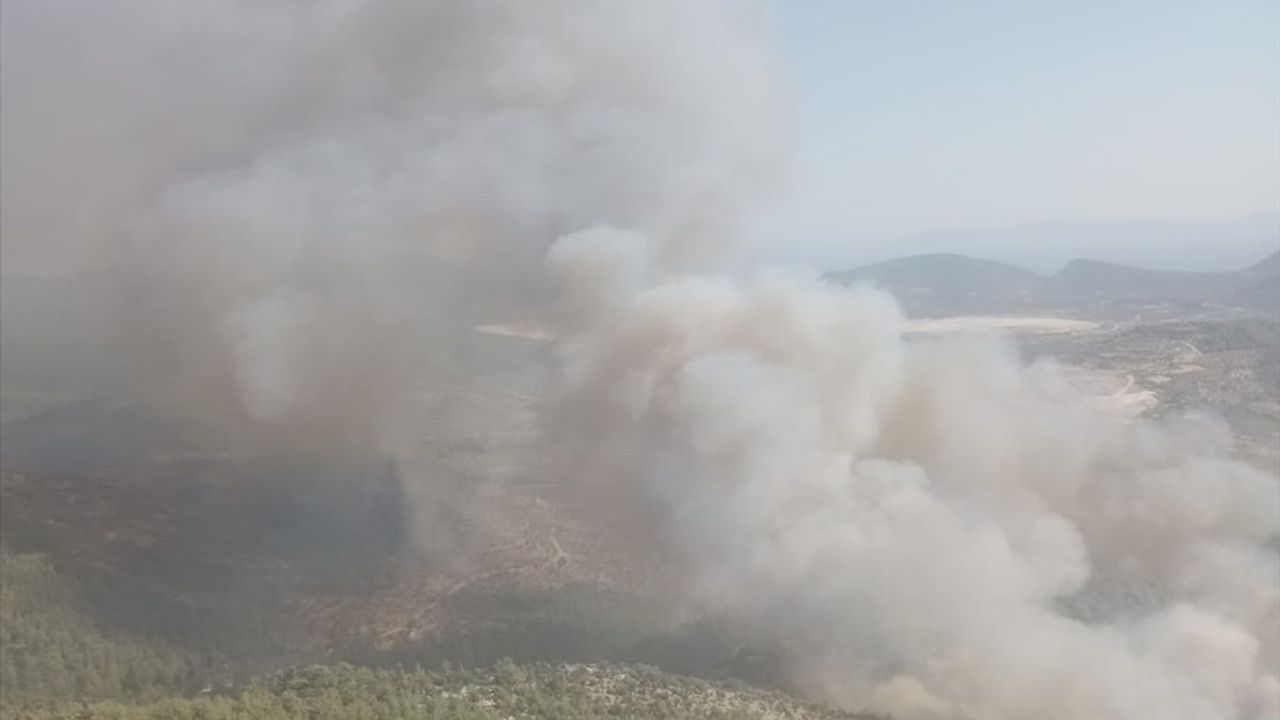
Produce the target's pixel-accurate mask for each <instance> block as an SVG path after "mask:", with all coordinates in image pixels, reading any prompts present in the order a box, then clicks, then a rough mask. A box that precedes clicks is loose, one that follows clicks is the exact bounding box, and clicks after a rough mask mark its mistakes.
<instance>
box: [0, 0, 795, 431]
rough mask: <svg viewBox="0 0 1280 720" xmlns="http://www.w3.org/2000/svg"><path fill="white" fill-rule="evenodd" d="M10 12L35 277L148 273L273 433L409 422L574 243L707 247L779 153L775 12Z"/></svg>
mask: <svg viewBox="0 0 1280 720" xmlns="http://www.w3.org/2000/svg"><path fill="white" fill-rule="evenodd" d="M3 7H4V23H3V25H4V38H3V40H4V42H3V47H4V49H3V52H4V58H3V72H4V78H3V84H4V92H5V103H4V118H3V120H4V122H3V132H4V142H3V152H4V157H3V173H4V178H3V182H4V200H5V203H4V206H5V209H4V213H3V222H4V226H3V238H4V245H3V248H4V261H5V265H6V268H7V270H8V271H9V272H22V271H24V270H28V269H31V270H36V271H43V272H57V271H62V270H66V269H69V268H70V269H84V268H86V267H88V268H94V269H97V268H101V267H108V268H114V269H120V268H125V269H128V270H129V271H131V272H132V273H134V276H133V277H131V278H130V281H129V282H131V283H134V284H136V283H137V282H138V277H137V276H138V275H142V276H143V277H145V278H147V279H148V282H149V284H150V286H153V290H154V292H155V295H153V296H151V297H149V298H148V300H147V302H146V303H144V305H146V306H148V307H145V308H144V309H145V310H146V311H147V312H148V313H149V316H148V318H147V319H146V320H144V321H139V322H140V323H141V324H142V325H143V336H144V338H145V339H142V340H139V342H138V343H137V344H136V345H137V346H138V347H139V348H141V347H142V346H144V345H156V344H160V345H164V346H165V347H166V351H169V350H171V348H172V346H176V347H178V348H180V351H179V352H180V353H181V360H180V362H179V364H180V365H181V366H183V367H184V368H186V369H187V370H188V371H191V370H192V369H194V368H197V367H199V368H201V371H202V372H201V373H197V374H195V375H191V374H190V373H189V374H188V376H186V377H184V378H183V382H184V383H185V384H186V385H187V386H188V389H189V388H190V387H191V386H209V387H217V388H219V391H218V392H217V393H214V394H216V395H219V396H230V397H236V398H238V399H239V407H240V409H241V410H242V411H243V412H244V413H245V414H247V415H248V416H249V417H250V418H251V419H254V420H257V421H264V422H269V423H277V424H290V423H301V424H303V425H305V426H306V427H307V428H308V429H310V430H316V429H318V426H321V425H323V426H325V427H324V428H323V429H325V430H326V431H336V432H343V433H345V432H350V431H353V430H355V429H357V428H373V427H376V426H378V425H379V424H381V423H385V421H386V419H387V417H388V415H389V414H393V413H388V410H389V405H390V404H394V403H395V402H396V401H397V399H398V396H399V395H401V394H403V393H402V392H401V390H402V388H401V387H400V385H401V382H402V380H403V378H404V377H405V374H406V372H408V373H409V374H412V372H414V371H415V370H416V369H420V368H410V369H408V370H406V368H405V367H403V366H404V365H405V364H410V365H420V364H422V363H423V362H429V361H430V360H429V359H430V358H431V357H433V356H435V355H439V354H441V353H443V352H447V350H444V349H443V348H446V347H447V346H448V338H447V335H446V336H445V337H432V336H431V335H430V334H429V333H428V332H425V331H427V330H432V331H434V332H439V328H438V327H437V326H439V325H448V326H454V325H466V324H467V323H468V322H471V321H473V320H474V319H476V318H484V317H493V316H498V317H501V316H502V313H503V312H510V310H511V308H512V307H519V306H520V304H522V303H525V304H527V303H529V302H531V301H533V302H536V301H538V300H539V299H545V296H546V294H547V291H548V288H547V286H546V284H545V282H544V280H543V277H544V275H543V273H542V272H541V257H542V255H543V253H544V252H545V251H546V248H547V247H548V246H549V245H550V243H551V242H552V241H553V240H554V239H555V238H556V237H557V236H558V235H560V234H562V233H564V232H568V231H572V230H575V229H579V228H581V227H584V226H587V225H590V224H593V223H598V222H611V223H617V224H621V225H626V226H629V227H636V228H640V229H643V230H645V231H646V232H648V233H650V234H651V236H652V237H654V238H657V239H658V241H659V242H661V243H662V244H663V246H664V249H663V253H664V254H665V255H667V256H668V258H669V259H670V260H672V261H673V262H694V261H697V260H698V259H699V258H700V257H702V256H705V255H707V254H708V253H709V252H710V251H711V250H712V249H713V248H714V246H715V245H716V244H718V243H721V242H723V240H724V239H725V238H726V237H728V236H729V235H730V234H731V233H732V230H733V224H734V223H735V222H736V220H737V218H738V215H739V212H738V208H739V206H740V204H741V202H742V201H743V199H744V197H745V196H746V194H747V193H748V192H749V191H750V190H751V188H752V186H753V185H754V184H756V183H757V181H758V180H759V179H761V178H764V177H767V175H768V174H767V173H766V172H765V170H766V169H767V168H768V167H769V166H770V165H772V163H773V160H774V157H775V155H776V143H774V142H772V138H773V137H774V135H775V133H774V129H773V126H774V125H776V116H775V113H774V108H775V107H776V105H777V103H776V102H775V101H774V100H773V98H772V97H770V94H769V88H770V87H771V85H770V83H768V82H765V81H764V80H765V79H766V78H767V77H768V75H769V73H770V72H771V71H770V68H769V62H768V59H767V58H766V57H764V56H762V55H761V54H760V53H759V52H758V44H757V43H755V42H753V40H752V38H754V37H755V35H756V34H757V33H758V31H759V30H760V29H761V28H762V26H763V24H764V23H765V22H766V21H767V17H766V15H765V14H764V13H763V12H762V11H761V9H759V8H756V7H754V6H751V5H750V4H746V5H743V4H730V3H719V2H712V3H696V4H689V3H682V2H661V1H660V2H656V3H649V2H646V3H632V2H603V3H601V2H594V1H584V0H557V1H555V2H552V3H511V2H490V1H487V0H482V1H481V2H456V1H452V0H450V1H443V0H429V1H428V2H421V1H418V0H392V1H389V2H373V1H368V2H361V1H357V2H350V1H347V0H322V1H321V2H296V1H293V0H276V1H271V2H256V1H255V2H247V1H246V2H237V1H233V2H230V3H218V4H216V5H209V4H207V3H199V2H191V3H176V4H175V3H172V2H161V1H157V0H125V1H124V2H119V3H109V4H104V3H99V2H89V1H75V0H57V1H55V2H51V3H29V2H23V1H22V0H6V1H5V3H4V6H3ZM157 306H158V309H157ZM161 325H163V326H164V332H163V334H162V337H163V340H162V341H161V340H160V339H159V338H160V337H161V336H160V335H157V333H158V331H159V330H160V326H161ZM424 337H425V338H429V339H424ZM431 341H434V344H432V342H431ZM423 344H428V345H432V346H431V347H427V348H425V350H424V352H420V353H414V352H409V349H410V348H418V347H419V346H421V345H423ZM424 357H426V358H427V360H424V359H423V358H424ZM206 395H208V393H206ZM205 399H207V397H206V398H205Z"/></svg>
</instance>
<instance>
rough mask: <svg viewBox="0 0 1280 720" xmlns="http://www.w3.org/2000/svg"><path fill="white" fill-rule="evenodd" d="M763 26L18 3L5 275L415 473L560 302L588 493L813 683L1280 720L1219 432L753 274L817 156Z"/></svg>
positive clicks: (1277, 666) (198, 376)
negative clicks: (771, 196) (433, 398)
mask: <svg viewBox="0 0 1280 720" xmlns="http://www.w3.org/2000/svg"><path fill="white" fill-rule="evenodd" d="M769 21H770V18H769V13H768V9H767V8H763V7H757V6H755V5H751V4H749V5H743V4H738V3H729V2H723V3H721V2H707V3H687V2H677V1H676V0H671V1H669V2H666V1H659V2H643V3H637V2H621V1H619V2H595V1H588V0H581V1H579V0H557V1H556V2H550V3H505V2H488V1H481V2H444V1H432V2H407V1H405V2H359V1H357V2H338V1H336V0H332V1H328V2H308V3H302V2H287V1H280V2H265V3H264V2H231V3H221V4H214V5H210V4H198V3H182V4H177V5H175V4H172V3H165V2H146V1H142V0H126V1H124V2H118V3H112V4H109V5H108V4H104V3H96V2H87V1H86V2H75V1H65V2H49V3H23V2H17V1H16V0H15V1H12V2H11V1H9V0H6V2H5V4H4V18H3V33H4V34H3V52H4V57H3V73H4V74H3V84H4V89H5V95H6V97H5V103H4V110H3V113H4V115H3V124H2V126H3V133H4V143H3V163H2V164H3V186H4V196H5V211H4V214H3V223H4V225H3V238H4V258H5V263H6V266H7V268H6V269H7V270H9V271H17V270H20V269H22V268H30V269H32V270H36V271H45V272H48V271H61V270H66V269H71V268H74V269H83V268H86V267H93V268H107V269H112V270H113V271H127V272H128V275H127V277H128V278H129V280H128V282H129V283H130V286H129V287H131V288H134V289H137V288H142V290H140V291H139V292H141V300H139V298H138V297H136V296H128V298H127V299H125V295H124V294H122V300H121V305H120V310H121V316H120V324H121V326H122V327H128V328H129V329H130V332H131V333H132V334H131V335H130V338H131V339H132V340H131V344H130V345H129V347H130V348H132V352H135V353H137V355H138V360H139V362H142V361H143V360H144V359H146V358H150V357H151V356H152V355H153V354H155V353H162V354H163V357H164V359H165V362H166V363H167V366H166V367H167V369H168V375H167V377H168V378H169V379H168V380H167V381H165V382H161V381H160V380H159V379H157V387H164V388H165V389H164V391H163V392H165V393H167V394H174V395H175V396H176V397H178V398H181V399H182V401H183V402H185V403H187V404H188V406H189V407H191V408H193V409H194V411H195V412H203V411H205V410H204V409H205V408H206V407H207V408H214V411H213V412H215V413H216V414H218V415H219V417H222V416H226V415H230V416H233V417H235V418H236V420H235V422H236V423H239V424H242V425H243V426H245V427H250V428H254V429H255V430H257V429H262V433H263V435H262V437H261V438H259V442H267V443H270V442H274V441H277V440H278V441H280V442H288V443H291V444H301V445H302V446H304V447H318V448H323V449H324V452H326V453H333V452H342V451H343V449H344V448H345V447H346V446H347V445H348V443H349V444H350V445H352V446H355V447H364V446H366V445H375V446H380V447H382V448H384V449H386V450H388V451H390V452H392V453H398V452H399V451H400V449H401V447H402V445H403V444H404V443H405V442H406V440H405V431H404V429H403V427H402V425H401V423H402V422H403V418H404V417H405V416H406V414H411V413H412V408H408V407H406V405H407V404H408V403H409V402H410V401H411V398H410V397H407V393H405V392H403V388H404V387H405V386H406V385H407V384H408V383H410V382H411V381H412V380H411V379H412V378H414V377H416V376H417V375H419V374H421V373H425V372H430V371H431V367H430V366H429V365H430V360H431V358H433V357H435V356H436V355H440V356H443V355H447V354H448V353H449V352H450V350H449V346H450V339H451V338H452V337H455V336H456V333H458V332H465V331H466V330H467V329H468V328H470V327H471V325H473V324H474V323H476V322H479V321H481V320H484V319H491V318H493V317H495V316H497V317H501V316H503V315H504V314H511V313H516V312H521V311H522V310H523V308H526V307H528V306H529V305H530V304H535V305H541V304H545V305H547V306H551V305H554V306H555V307H556V308H557V310H558V312H557V313H556V318H557V325H556V337H557V340H556V347H557V352H556V359H557V363H558V365H557V368H556V369H557V378H558V386H557V388H556V392H557V393H558V398H559V400H560V402H559V403H558V404H557V410H558V412H557V414H556V423H557V427H558V428H560V429H562V430H564V431H565V432H564V433H561V434H557V435H555V437H563V438H568V439H566V440H562V442H563V443H564V446H563V447H561V448H559V449H560V450H561V451H562V452H563V453H564V455H565V456H566V457H567V458H569V459H570V460H571V462H569V463H566V465H567V466H568V467H572V468H574V469H575V477H573V478H572V479H573V480H574V481H576V482H583V483H603V484H605V485H606V486H611V487H616V488H618V492H617V493H615V494H614V496H616V497H617V498H619V500H618V502H619V503H635V504H636V507H635V508H634V510H635V511H636V512H640V513H644V514H645V516H646V518H647V520H649V521H651V523H652V526H653V529H654V531H655V532H654V535H653V537H652V538H649V539H650V540H651V541H652V542H653V543H654V544H655V545H654V546H655V547H656V544H658V543H661V544H662V549H663V550H664V552H666V553H667V554H668V555H669V556H670V557H671V558H673V559H674V563H675V564H676V565H677V566H678V567H679V569H680V571H681V576H682V577H683V578H684V580H685V582H684V584H683V588H682V589H683V591H684V592H685V593H686V595H685V596H684V598H683V599H684V600H685V601H686V602H687V605H688V607H689V608H690V609H691V611H695V612H696V611H709V612H716V613H726V614H731V615H734V616H736V617H740V618H744V619H746V620H747V621H749V624H753V625H755V626H757V627H759V628H760V633H761V637H760V638H759V639H760V640H762V641H767V642H772V643H777V644H778V645H780V646H781V647H783V648H785V658H786V663H787V666H788V670H789V671H790V672H791V673H792V674H793V675H794V677H795V679H796V682H797V683H798V684H800V685H801V686H802V687H805V688H807V689H808V690H809V691H810V692H811V693H813V694H814V695H815V696H817V697H820V698H823V699H826V700H830V701H833V702H836V703H839V704H842V705H845V706H848V707H854V708H861V707H869V708H872V709H876V710H882V711H886V712H891V713H894V714H896V715H898V716H900V717H903V718H907V719H911V718H971V719H974V720H976V719H978V718H1016V717H1037V718H1046V719H1050V720H1052V719H1058V718H1062V719H1064V720H1065V719H1069V718H1070V719H1075V718H1116V719H1121V718H1123V719H1125V720H1134V719H1145V718H1151V719H1152V720H1155V719H1156V718H1159V719H1161V720H1178V719H1182V718H1186V719H1188V720H1191V719H1196V720H1199V719H1202V718H1212V719H1221V720H1229V719H1232V718H1251V717H1274V716H1277V715H1280V644H1278V643H1280V578H1278V570H1277V555H1276V552H1275V551H1274V548H1269V547H1267V543H1268V542H1269V541H1272V540H1273V539H1274V538H1275V537H1276V535H1277V533H1280V503H1278V502H1277V497H1276V493H1277V486H1276V482H1275V479H1274V478H1271V477H1268V476H1266V475H1264V474H1262V473H1259V472H1258V471H1256V470H1254V469H1252V468H1250V467H1249V466H1246V465H1243V464H1240V463H1236V462H1233V461H1231V460H1228V459H1226V458H1227V456H1228V454H1229V451H1230V443H1229V438H1228V437H1226V436H1225V433H1224V432H1223V431H1222V430H1221V429H1220V428H1218V427H1216V426H1213V425H1212V424H1209V423H1205V422H1194V421H1187V422H1186V423H1184V424H1178V425H1173V426H1157V425H1154V424H1150V423H1145V422H1130V421H1127V420H1123V419H1120V418H1115V417H1111V416H1108V415H1106V414H1104V413H1102V412H1100V411H1098V410H1096V409H1093V408H1092V407H1091V406H1089V405H1088V404H1087V403H1085V402H1084V401H1083V399H1082V398H1080V397H1078V396H1077V395H1075V394H1074V393H1073V391H1071V390H1070V389H1069V388H1068V387H1067V385H1066V383H1065V382H1064V381H1063V380H1062V379H1061V377H1060V376H1059V374H1058V373H1057V372H1056V371H1055V369H1054V368H1053V367H1052V366H1050V365H1043V364H1042V365H1036V366H1032V367H1023V366H1022V365H1021V364H1020V362H1019V361H1018V360H1017V359H1016V358H1015V357H1014V356H1013V354H1012V353H1011V352H1010V351H1009V350H1008V349H1007V348H1003V347H1000V346H991V345H982V344H974V343H962V342H957V341H939V342H935V343H929V344H922V343H906V342H904V341H903V340H902V320H901V317H900V313H899V311H898V310H897V309H896V306H895V304H894V302H893V301H892V299H891V298H889V297H888V296H886V295H883V294H879V293H877V292H875V291H872V290H845V289H839V288H834V287H831V286H828V285H826V284H824V283H822V282H820V281H819V280H817V279H816V278H811V277H803V276H797V275H794V274H780V273H770V272H765V271H760V272H748V273H728V272H724V273H722V272H718V271H717V268H721V267H727V265H726V263H727V260H722V259H724V258H730V257H732V248H733V241H734V238H735V236H736V235H737V234H738V230H739V226H740V224H741V222H742V218H743V214H744V212H745V211H746V209H747V208H748V207H749V206H750V204H751V203H754V202H757V201H761V199H762V198H765V197H767V191H768V188H769V185H770V183H772V182H775V178H776V177H777V173H778V172H779V166H780V165H781V163H780V160H781V158H782V156H783V155H784V153H783V152H782V148H781V143H780V140H779V138H780V134H779V127H780V125H781V116H782V112H781V104H780V101H779V96H780V93H779V92H778V88H777V87H776V78H775V70H774V59H773V58H772V53H771V50H770V44H769V34H768V24H769ZM615 228H616V229H615ZM548 249H550V252H549V254H548ZM544 256H545V257H546V259H545V263H544ZM548 270H549V272H548ZM424 347H425V348H426V350H425V351H424V350H423V348H424ZM424 363H425V364H426V365H427V366H425V367H424ZM158 392H159V391H158ZM228 398H230V399H231V402H228V401H227V399H228ZM264 438H265V439H264ZM402 471H403V472H404V474H405V482H406V483H407V484H415V483H417V484H424V483H425V484H429V483H430V482H431V479H430V477H428V476H426V475H422V476H419V475H416V474H415V472H414V468H413V467H412V465H411V464H407V465H404V466H402ZM410 495H411V496H412V497H423V498H428V499H430V498H437V499H438V496H436V495H433V494H432V493H430V492H427V493H418V494H415V493H411V494H410ZM424 502H427V501H424ZM420 511H421V512H427V513H429V512H431V511H432V509H431V508H429V507H423V508H420Z"/></svg>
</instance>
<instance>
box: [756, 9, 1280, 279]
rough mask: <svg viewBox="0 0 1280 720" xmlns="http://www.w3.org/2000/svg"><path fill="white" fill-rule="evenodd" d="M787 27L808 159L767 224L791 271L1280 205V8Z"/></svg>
mask: <svg viewBox="0 0 1280 720" xmlns="http://www.w3.org/2000/svg"><path fill="white" fill-rule="evenodd" d="M780 22H781V26H782V36H783V53H784V59H785V61H786V67H787V72H788V74H789V88H790V91H791V92H792V97H791V98H790V99H791V101H792V103H793V109H794V126H793V128H792V131H793V132H794V136H795V143H796V147H797V150H798V154H797V157H796V160H795V166H794V177H793V182H792V183H791V190H790V198H789V200H787V201H786V202H784V203H783V204H782V206H781V208H780V209H779V210H778V212H777V213H776V217H775V218H773V219H772V220H771V221H770V222H768V223H767V224H766V226H767V227H769V228H770V229H769V230H766V233H767V234H770V235H774V236H776V237H781V236H784V235H785V236H787V237H789V238H791V239H792V240H791V242H793V243H794V246H793V247H794V253H792V252H791V251H786V252H781V253H779V254H780V255H782V256H787V255H789V254H794V255H796V256H797V257H805V258H815V259H819V261H821V260H822V259H825V258H842V257H845V256H856V255H860V254H864V253H871V254H880V253H879V252H878V251H876V250H874V249H872V250H868V248H874V246H876V245H877V243H879V244H883V242H882V239H883V238H886V237H892V236H894V235H898V234H901V233H909V232H915V231H920V230H932V229H939V228H950V227H966V226H986V225H1009V224H1017V223H1022V222H1030V221H1040V220H1069V221H1082V220H1083V221H1087V220H1110V219H1120V218H1150V217H1159V218H1178V219H1182V218H1185V219H1196V220H1212V219H1226V218H1233V217H1238V216H1241V215H1246V214H1250V213H1256V212H1263V211H1272V210H1275V209H1276V208H1277V207H1280V2H1277V0H1248V1H1241V0H1199V1H1196V2H1182V1H1177V0H1172V1H1170V0H1160V1H1156V0H1146V1H1144V2H1120V1H1118V0H1117V1H1113V2H1103V1H1083V2H1076V1H1069V2H1068V1H1064V2H1048V1H1043V2H1042V1H1036V0H1026V1H1015V0H1004V1H999V0H954V1H952V2H941V1H939V2H914V1H911V2H908V1H894V0H882V1H872V0H843V1H841V0H832V1H830V2H821V1H818V0H790V1H787V0H784V2H783V3H782V5H781V11H780ZM851 244H852V245H853V246H857V247H858V249H857V251H856V252H855V251H853V250H851V249H850V247H851ZM889 254H891V253H889Z"/></svg>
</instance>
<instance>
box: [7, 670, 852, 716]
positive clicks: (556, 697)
mask: <svg viewBox="0 0 1280 720" xmlns="http://www.w3.org/2000/svg"><path fill="white" fill-rule="evenodd" d="M12 717H13V718H14V719H15V720H19V719H21V720H72V719H77V720H78V719H79V718H87V717H91V718H106V719H111V720H185V719H191V720H196V719H199V720H218V719H220V718H254V719H255V720H275V719H277V718H279V719H280V720H286V719H288V720H293V719H294V718H311V719H312V720H361V719H363V718H369V719H373V718H378V719H379V720H397V719H399V718H406V719H407V718H415V719H419V720H435V719H439V720H489V719H491V718H492V719H493V720H498V719H506V718H523V719H529V720H575V719H578V718H605V717H609V718H653V719H654V720H686V719H688V720H694V719H698V720H704V719H705V720H739V719H741V720H747V719H749V718H751V719H755V718H758V719H760V720H764V719H765V718H769V719H772V720H838V719H842V718H843V719H845V720H855V719H856V718H858V717H860V716H858V715H852V714H848V713H843V712H838V711H833V710H826V709H823V708H818V707H811V706H805V705H801V704H800V703H799V702H797V701H796V700H794V699H792V698H790V697H788V696H785V695H781V694H778V693H772V692H768V691H764V690H758V689H751V688H749V687H748V686H745V685H742V684H738V683H711V682H707V681H702V680H691V679H687V678H680V677H676V676H672V675H666V674H664V673H661V672H658V671H657V670H654V669H653V668H650V667H646V666H630V665H551V664H536V665H529V666H520V665H516V664H514V663H512V662H510V661H505V662H500V663H498V664H497V665H496V666H495V667H494V668H492V669H491V670H485V671H467V670H445V671H442V672H427V671H424V670H422V669H414V670H411V671H407V670H370V669H365V668H356V667H352V666H350V665H337V666H333V667H320V666H317V667H309V668H305V669H299V670H291V671H287V672H283V673H277V674H275V675H272V676H270V677H268V678H265V679H263V680H262V681H260V682H258V683H255V684H253V685H252V686H251V687H249V688H247V689H245V690H243V691H240V692H238V693H235V694H231V695H225V696H216V697H214V696H210V695H208V694H206V695H203V696H201V697H198V698H195V699H176V698H170V699H166V700H159V701H155V702H151V703H142V704H120V703H116V702H101V703H96V704H68V705H63V706H61V707H57V708H51V709H43V710H26V711H20V712H17V713H15V714H14V715H13V716H12Z"/></svg>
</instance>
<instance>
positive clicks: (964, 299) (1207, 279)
mask: <svg viewBox="0 0 1280 720" xmlns="http://www.w3.org/2000/svg"><path fill="white" fill-rule="evenodd" d="M826 277H827V279H829V280H831V281H834V282H837V283H842V284H850V283H855V282H869V283H872V284H874V285H878V286H880V287H883V288H885V289H886V290H889V291H890V292H892V293H893V294H894V295H896V296H897V297H898V300H899V301H900V302H901V303H902V304H903V306H904V307H905V308H906V310H907V312H908V313H910V314H912V315H956V314H966V313H979V312H988V313H989V312H1009V311H1013V310H1018V309H1027V308H1036V307H1062V306H1078V305H1081V304H1085V305H1095V306H1098V305H1106V306H1121V305H1143V304H1171V305H1178V306H1196V305H1205V304H1215V305H1227V306H1234V307H1239V308H1244V309H1249V310H1260V311H1275V312H1280V250H1277V251H1275V252H1273V253H1271V254H1270V255H1268V256H1267V257H1265V258H1263V259H1262V260H1260V261H1258V262H1256V263H1254V264H1252V265H1250V266H1248V267H1246V268H1243V269H1241V270H1237V271H1232V272H1188V271H1170V270H1150V269H1146V268H1140V267H1134V266H1131V265H1123V264H1120V263H1112V262H1104V261H1101V260H1092V259H1088V258H1078V259H1075V260H1072V261H1070V262H1068V263H1067V264H1066V265H1065V266H1063V267H1062V269H1060V270H1058V271H1057V272H1056V273H1053V274H1052V275H1041V274H1039V273H1036V272H1033V271H1031V270H1028V269H1026V268H1022V267H1019V266H1017V265H1010V264H1007V263H1001V262H996V261H993V260H983V259H979V258H972V257H968V256H965V255H958V254H954V253H933V254H926V255H912V256H908V257H903V258H897V259H894V260H889V261H886V262H880V263H874V264H871V265H864V266H862V267H857V268H853V269H851V270H845V271H841V272H834V273H828V274H827V276H826Z"/></svg>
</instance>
